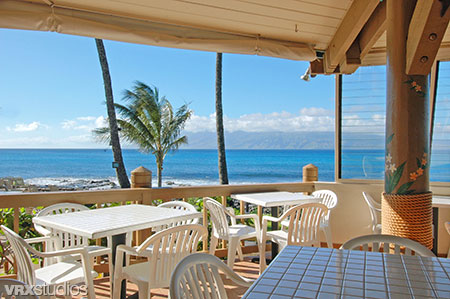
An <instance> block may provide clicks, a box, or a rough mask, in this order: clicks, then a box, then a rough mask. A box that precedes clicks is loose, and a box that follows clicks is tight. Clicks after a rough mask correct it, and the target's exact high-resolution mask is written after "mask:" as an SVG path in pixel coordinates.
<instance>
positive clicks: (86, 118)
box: [77, 116, 95, 121]
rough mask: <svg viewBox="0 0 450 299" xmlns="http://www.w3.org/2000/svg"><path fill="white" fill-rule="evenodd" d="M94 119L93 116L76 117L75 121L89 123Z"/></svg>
mask: <svg viewBox="0 0 450 299" xmlns="http://www.w3.org/2000/svg"><path fill="white" fill-rule="evenodd" d="M94 119H95V117H94V116H80V117H77V120H81V121H90V120H94Z"/></svg>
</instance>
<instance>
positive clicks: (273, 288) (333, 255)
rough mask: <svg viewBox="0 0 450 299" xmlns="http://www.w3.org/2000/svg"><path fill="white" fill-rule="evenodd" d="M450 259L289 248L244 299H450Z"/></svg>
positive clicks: (277, 258) (312, 248)
mask: <svg viewBox="0 0 450 299" xmlns="http://www.w3.org/2000/svg"><path fill="white" fill-rule="evenodd" d="M449 275H450V259H445V258H430V257H420V256H406V255H393V254H385V253H379V252H366V251H356V250H352V251H349V250H339V249H328V248H315V247H301V246H287V247H286V248H284V249H283V251H281V253H280V254H279V255H278V256H277V257H276V259H275V260H274V261H273V262H272V263H271V264H270V265H269V267H268V268H267V269H266V271H264V273H263V274H261V276H260V277H259V278H258V280H257V281H256V282H255V283H254V284H253V285H252V286H251V287H250V288H249V289H248V291H247V292H246V293H245V294H244V296H243V297H242V298H246V299H264V298H277V299H283V298H327V299H328V298H345V299H347V298H348V299H353V298H355V299H356V298H377V299H378V298H392V299H393V298H395V299H397V298H399V299H402V298H447V299H449V298H450V276H449Z"/></svg>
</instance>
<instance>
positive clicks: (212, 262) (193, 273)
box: [169, 253, 254, 299]
mask: <svg viewBox="0 0 450 299" xmlns="http://www.w3.org/2000/svg"><path fill="white" fill-rule="evenodd" d="M219 270H220V271H221V272H223V273H224V274H225V275H226V276H227V278H228V279H231V280H232V281H233V282H234V283H236V284H237V285H240V286H243V287H247V288H248V287H250V286H251V285H252V283H253V282H254V280H251V279H247V278H244V277H242V276H240V275H238V274H236V273H235V272H234V271H233V270H232V269H231V268H230V267H228V266H227V265H225V264H224V263H223V262H222V261H221V260H220V259H218V258H217V257H215V256H213V255H210V254H206V253H196V254H192V255H190V256H188V257H185V258H184V259H183V260H182V261H181V262H180V263H179V264H178V265H177V266H176V267H175V270H174V271H173V273H172V278H171V279H170V289H169V298H170V299H227V298H228V297H227V293H226V291H225V286H224V284H223V281H222V278H221V277H220V274H219Z"/></svg>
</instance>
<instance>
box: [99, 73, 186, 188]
mask: <svg viewBox="0 0 450 299" xmlns="http://www.w3.org/2000/svg"><path fill="white" fill-rule="evenodd" d="M124 100H126V101H128V102H129V104H128V105H127V106H124V105H120V104H115V105H114V106H115V107H116V109H117V111H118V112H119V114H120V115H121V117H122V118H121V119H118V120H117V122H118V124H119V126H120V128H121V131H120V134H121V135H122V136H123V137H124V138H125V140H127V141H128V142H130V143H133V144H136V145H137V146H138V147H139V149H140V150H141V151H142V152H144V153H152V154H153V155H154V156H155V159H156V166H157V178H158V187H161V186H162V170H163V164H164V158H165V157H166V155H167V153H168V152H169V151H171V150H177V149H178V148H179V146H180V145H182V144H185V143H187V137H186V136H181V131H182V130H183V128H184V125H185V124H186V121H187V120H188V119H189V118H190V117H191V114H192V111H191V110H190V109H189V108H188V106H187V104H186V105H183V106H181V107H180V108H179V109H178V110H177V111H176V112H175V113H174V111H173V108H172V105H171V104H170V102H169V101H168V100H167V99H166V98H165V97H160V96H159V91H158V89H157V88H156V87H155V88H153V89H152V88H151V87H149V86H147V85H146V84H144V83H142V82H139V81H136V82H135V85H134V86H133V88H132V90H125V92H124ZM106 130H107V128H100V129H97V130H95V131H94V133H95V134H96V135H97V136H98V137H99V138H100V139H102V140H104V141H107V140H108V135H107V134H105V132H106Z"/></svg>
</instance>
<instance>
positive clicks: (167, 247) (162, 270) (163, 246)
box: [136, 224, 208, 285]
mask: <svg viewBox="0 0 450 299" xmlns="http://www.w3.org/2000/svg"><path fill="white" fill-rule="evenodd" d="M207 234H208V230H207V229H206V228H205V227H204V226H202V225H198V224H187V225H182V226H177V227H172V228H168V229H166V230H163V231H160V232H158V233H156V234H154V235H153V236H151V237H150V238H148V239H147V240H145V241H144V242H143V243H142V244H141V245H140V246H139V247H138V248H137V249H136V251H137V252H138V253H144V252H145V251H146V250H147V248H152V251H153V252H152V257H151V258H149V268H150V271H149V278H148V279H149V281H153V282H155V284H160V285H163V284H165V283H167V282H168V281H169V280H170V275H171V274H172V271H173V269H174V268H175V266H176V265H177V264H178V263H179V262H180V261H181V260H182V259H183V258H184V257H186V256H188V255H190V254H192V253H195V252H197V248H198V243H199V242H200V240H203V241H204V242H206V240H207Z"/></svg>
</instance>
